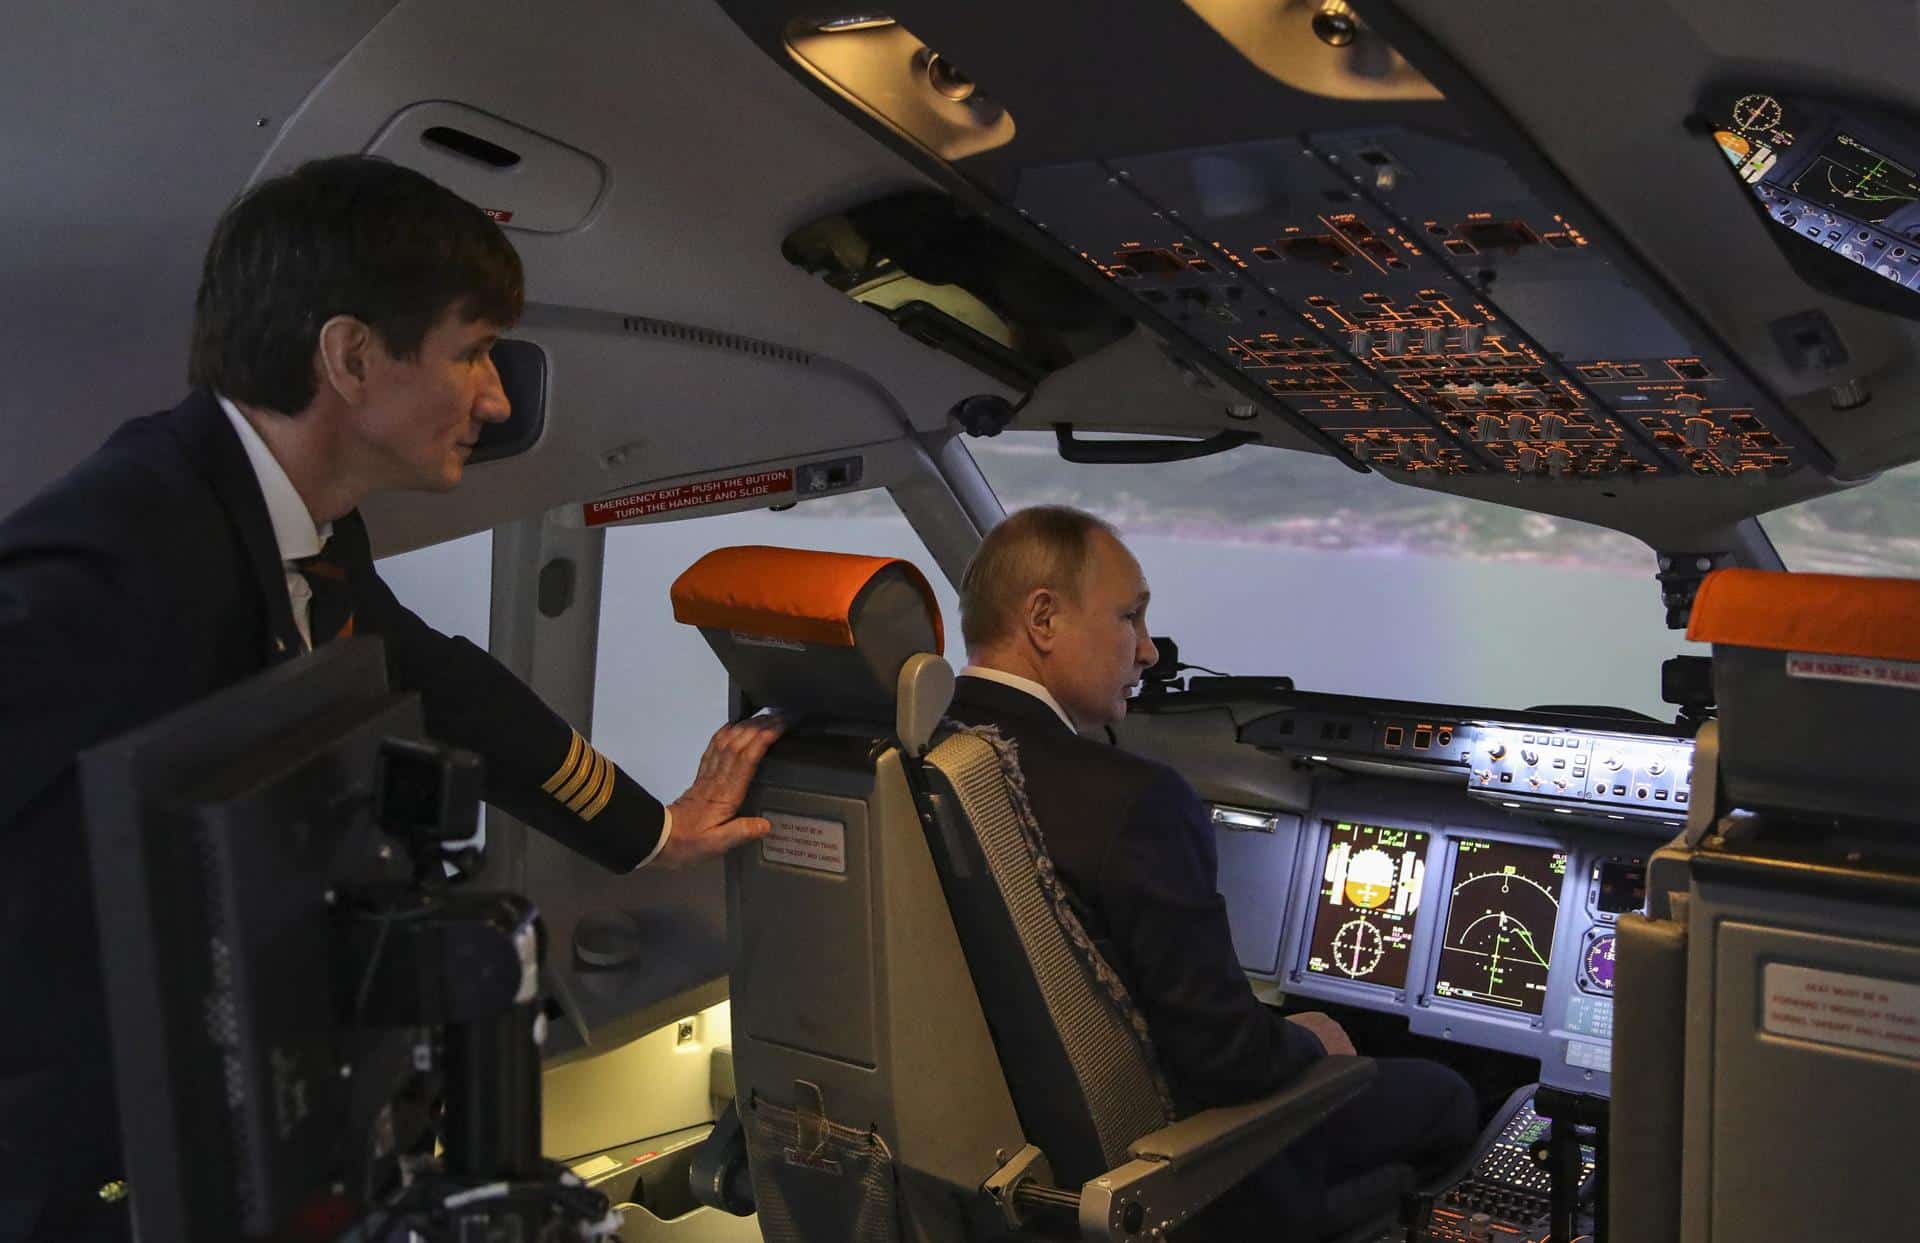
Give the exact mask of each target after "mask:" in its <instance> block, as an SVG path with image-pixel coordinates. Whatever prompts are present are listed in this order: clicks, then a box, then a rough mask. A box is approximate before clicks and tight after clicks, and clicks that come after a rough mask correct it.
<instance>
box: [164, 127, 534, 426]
mask: <svg viewBox="0 0 1920 1243" xmlns="http://www.w3.org/2000/svg"><path fill="white" fill-rule="evenodd" d="M524 300H525V284H524V280H523V278H522V275H521V270H520V256H519V255H518V254H516V253H515V252H514V249H513V245H512V243H510V242H508V241H507V238H506V235H505V234H504V233H502V232H501V231H500V226H499V225H497V224H495V223H494V222H493V220H492V219H490V218H489V217H488V216H487V214H486V213H485V212H483V211H481V210H480V209H479V208H478V207H475V206H474V205H473V204H471V203H469V202H467V201H466V200H465V199H463V198H461V197H460V196H459V195H457V194H455V193H453V192H452V191H451V190H448V189H446V188H445V187H443V186H441V185H439V184H438V183H436V182H435V181H433V180H432V179H431V178H429V177H426V176H424V175H422V174H420V173H417V172H414V171H413V170H412V169H410V168H403V167H401V166H400V165H398V164H394V163H391V162H389V161H387V160H383V159H379V158H377V157H374V156H365V155H349V156H336V157H333V158H330V159H324V160H313V161H311V162H309V163H306V164H302V165H301V166H300V167H299V168H296V169H294V170H293V171H292V172H290V173H286V174H284V175H282V176H279V177H275V178H273V179H271V180H269V181H263V182H261V183H260V184H259V185H257V186H255V187H253V189H251V190H249V191H247V193H246V194H245V195H243V196H242V197H241V198H240V199H239V200H238V201H236V202H235V203H234V204H233V205H232V206H231V207H229V208H228V209H227V211H226V214H225V215H223V216H222V217H221V218H220V223H219V225H218V226H216V227H215V229H214V233H213V241H212V242H211V243H210V244H209V245H208V247H207V261H206V266H205V267H204V268H203V269H202V271H201V275H200V292H199V293H198V294H197V295H196V296H195V298H194V303H193V309H194V314H193V347H192V351H191V354H190V356H189V361H188V364H187V382H188V383H190V384H193V385H196V386H199V385H205V386H208V387H211V388H213V389H215V390H217V391H219V392H220V393H222V394H224V395H225V396H227V397H230V398H232V399H233V400H234V401H237V402H241V403H243V404H245V405H251V406H261V407H264V408H266V409H269V410H278V411H280V412H282V413H285V414H297V413H299V412H300V411H302V410H305V409H306V408H307V407H308V405H310V404H311V403H312V401H313V397H314V392H315V388H316V385H317V384H318V377H316V375H315V374H314V365H313V352H314V348H315V346H316V345H317V343H318V341H319V338H320V329H321V327H322V326H323V325H324V324H325V323H326V322H327V321H328V320H329V319H332V318H333V317H334V316H336V315H351V316H353V317H354V318H355V319H358V320H360V321H362V322H363V323H365V324H366V325H367V326H368V327H370V328H372V329H373V331H374V333H375V334H376V335H377V336H378V338H379V340H380V342H381V343H382V344H383V345H384V346H386V349H387V352H388V353H390V354H392V355H393V356H394V357H396V358H414V357H417V356H418V355H419V352H420V344H421V342H422V341H424V340H425V339H426V335H427V333H428V331H429V330H430V329H432V327H433V326H434V325H435V324H436V323H438V322H440V320H441V318H442V317H443V316H445V315H446V314H447V312H448V311H450V310H452V311H457V312H458V314H459V315H460V317H461V318H462V319H463V320H465V321H467V322H469V323H471V322H473V321H475V320H483V319H484V320H487V321H488V322H490V323H494V324H498V325H500V326H501V327H503V328H505V327H508V326H510V325H512V324H513V323H514V322H516V321H517V320H518V319H519V318H520V308H521V306H522V304H523V302H524Z"/></svg>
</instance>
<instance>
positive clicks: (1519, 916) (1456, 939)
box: [1433, 838, 1567, 1015]
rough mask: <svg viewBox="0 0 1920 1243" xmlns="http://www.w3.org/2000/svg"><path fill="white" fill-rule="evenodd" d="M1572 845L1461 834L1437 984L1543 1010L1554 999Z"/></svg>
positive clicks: (1464, 996)
mask: <svg viewBox="0 0 1920 1243" xmlns="http://www.w3.org/2000/svg"><path fill="white" fill-rule="evenodd" d="M1566 874H1567V856H1566V852H1564V851H1559V850H1554V849H1551V848H1550V847H1546V846H1522V845H1517V844H1515V843H1512V842H1489V841H1481V840H1478V839H1475V838H1459V839H1456V840H1455V841H1454V843H1453V892H1452V894H1451V895H1450V900H1449V903H1448V906H1447V921H1446V933H1445V939H1444V940H1443V942H1442V944H1441V947H1440V969H1439V971H1438V973H1437V976H1436V978H1435V980H1434V985H1433V991H1434V992H1435V993H1436V994H1438V995H1439V996H1441V997H1449V998H1452V999H1454V1000H1456V1001H1471V1002H1476V1003H1478V1004H1480V1005H1485V1006H1494V1007H1497V1008H1499V1009H1502V1010H1514V1011H1518V1012H1520V1013H1523V1014H1535V1015H1537V1014H1539V1013H1540V1012H1541V1011H1542V1010H1543V1009H1544V1008H1545V1006H1546V1000H1547V970H1548V967H1549V965H1550V964H1551V962H1552V959H1553V933H1554V928H1555V926H1556V925H1557V924H1558V923H1559V921H1560V888H1561V881H1562V880H1563V879H1564V878H1565V877H1566Z"/></svg>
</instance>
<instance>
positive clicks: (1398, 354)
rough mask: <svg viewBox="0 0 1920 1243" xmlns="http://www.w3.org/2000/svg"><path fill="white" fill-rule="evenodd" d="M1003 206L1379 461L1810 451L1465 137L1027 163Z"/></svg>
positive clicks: (1322, 138) (1528, 468) (1769, 470)
mask: <svg viewBox="0 0 1920 1243" xmlns="http://www.w3.org/2000/svg"><path fill="white" fill-rule="evenodd" d="M1014 202H1015V206H1016V207H1018V208H1019V210H1020V211H1021V213H1022V214H1023V215H1026V216H1028V217H1029V218H1031V219H1034V220H1037V221H1040V222H1042V223H1043V224H1044V225H1045V226H1046V227H1047V228H1048V230H1049V231H1050V232H1051V233H1052V234H1054V235H1055V236H1057V237H1058V238H1059V239H1060V240H1061V241H1064V242H1065V243H1066V244H1067V245H1068V246H1069V247H1070V248H1071V249H1072V250H1073V252H1074V253H1075V254H1076V255H1077V256H1078V257H1079V258H1080V259H1081V260H1083V261H1084V262H1085V263H1087V264H1089V265H1091V266H1092V267H1093V268H1094V269H1096V270H1097V271H1098V272H1099V273H1100V274H1101V275H1102V276H1104V277H1106V278H1107V280H1108V281H1110V282H1111V283H1112V284H1113V285H1115V286H1117V287H1118V288H1120V289H1121V290H1123V291H1124V292H1126V293H1127V294H1129V295H1131V296H1132V297H1133V298H1135V299H1137V300H1139V301H1141V302H1143V303H1146V304H1147V305H1148V306H1150V307H1152V308H1153V309H1154V310H1155V311H1157V312H1159V313H1160V314H1161V315H1163V316H1164V317H1166V318H1170V319H1171V320H1173V321H1174V322H1175V323H1176V324H1178V325H1179V326H1180V327H1181V328H1182V329H1183V330H1184V331H1185V332H1186V333H1187V335H1189V336H1190V337H1193V338H1194V339H1196V340H1198V341H1199V342H1200V343H1201V344H1202V345H1203V346H1204V347H1205V348H1206V349H1207V350H1209V351H1210V352H1211V353H1213V354H1215V355H1217V356H1218V357H1219V358H1220V359H1221V360H1222V361H1223V362H1224V363H1225V364H1226V365H1228V366H1230V367H1232V368H1234V369H1236V370H1238V371H1240V372H1242V373H1243V374H1244V375H1246V376H1247V377H1248V378H1249V379H1251V380H1253V381H1254V382H1255V383H1257V384H1258V385H1260V386H1261V387H1263V388H1264V389H1265V390H1266V391H1267V393H1268V394H1269V395H1270V396H1271V397H1272V398H1273V399H1274V400H1276V401H1279V402H1282V403H1285V404H1286V405H1288V406H1290V407H1291V408H1292V409H1293V410H1294V411H1295V412H1296V413H1298V414H1300V415H1301V416H1302V417H1303V418H1305V419H1306V420H1307V421H1309V422H1311V423H1313V424H1314V425H1315V426H1317V427H1319V428H1320V429H1321V430H1322V431H1324V432H1326V433H1327V434H1328V435H1329V436H1331V437H1332V438H1334V439H1335V440H1337V441H1339V442H1340V443H1341V444H1342V445H1343V446H1345V448H1346V449H1347V450H1348V451H1349V452H1350V453H1352V454H1353V456H1354V457H1356V458H1358V459H1359V460H1361V461H1365V462H1367V463H1369V464H1371V465H1374V466H1376V467H1380V468H1383V469H1388V470H1396V471H1400V472H1403V473H1407V474H1421V473H1428V474H1433V475H1439V476H1451V475H1479V474H1488V473H1492V474H1504V475H1510V476H1517V477H1526V478H1540V479H1554V480H1579V479H1607V478H1619V477H1621V476H1629V475H1647V476H1654V475H1672V474H1682V475H1697V476H1717V477H1721V478H1728V477H1733V478H1741V477H1753V478H1764V477H1766V476H1769V475H1775V474H1783V473H1786V472H1789V471H1791V470H1793V469H1795V468H1796V467H1798V466H1799V465H1801V464H1803V463H1804V462H1805V461H1807V460H1809V458H1808V456H1807V453H1808V451H1809V450H1811V449H1813V446H1812V444H1811V442H1810V441H1808V440H1807V438H1806V437H1805V435H1804V433H1803V432H1802V431H1801V430H1800V429H1799V427H1798V425H1797V424H1795V423H1794V422H1793V420H1792V419H1791V418H1790V417H1789V416H1788V415H1786V413H1785V412H1784V411H1782V410H1780V409H1779V408H1778V406H1777V404H1776V403H1774V402H1773V401H1772V399H1771V398H1770V397H1769V396H1768V395H1767V394H1766V393H1764V392H1763V391H1762V390H1760V389H1759V388H1758V386H1757V385H1755V384H1754V383H1753V382H1752V381H1751V380H1749V379H1747V378H1746V377H1745V376H1743V375H1742V374H1741V373H1740V371H1739V369H1738V368H1737V367H1736V366H1735V365H1734V362H1733V360H1732V359H1731V358H1730V357H1729V356H1727V355H1725V354H1724V353H1723V352H1721V351H1720V350H1718V348H1717V347H1716V346H1715V345H1714V344H1713V343H1712V342H1711V341H1710V340H1708V339H1707V338H1705V337H1704V336H1703V335H1702V334H1700V333H1698V332H1696V331H1694V330H1692V329H1690V328H1688V327H1686V326H1684V325H1682V324H1681V323H1679V322H1677V321H1676V320H1675V319H1674V318H1673V317H1671V316H1669V315H1667V314H1665V313H1663V312H1662V311H1661V309H1660V308H1659V307H1658V306H1657V305H1656V304H1655V303H1654V301H1652V300H1650V299H1649V298H1648V297H1646V296H1645V295H1644V294H1642V293H1641V292H1640V291H1639V290H1638V289H1637V288H1636V284H1635V281H1634V279H1633V276H1632V274H1631V273H1630V272H1629V271H1628V270H1627V269H1626V268H1624V267H1622V266H1621V265H1620V264H1618V263H1616V262H1615V261H1614V260H1612V259H1611V258H1609V257H1607V256H1606V255H1604V254H1603V253H1601V251H1600V249H1599V248H1597V247H1595V246H1594V245H1593V244H1592V241H1591V239H1590V238H1589V236H1588V233H1587V230H1586V229H1585V228H1584V227H1583V225H1582V223H1581V222H1580V221H1579V220H1578V219H1577V218H1576V217H1575V216H1574V215H1571V214H1569V211H1568V210H1567V209H1566V208H1559V209H1556V207H1555V206H1554V205H1553V204H1551V203H1549V202H1548V201H1546V200H1545V199H1543V198H1541V197H1540V196H1538V195H1536V194H1535V193H1534V192H1533V191H1532V190H1530V189H1529V188H1528V187H1527V186H1526V185H1525V184H1524V183H1523V182H1522V181H1521V179H1520V177H1519V175H1518V174H1517V173H1516V172H1515V171H1514V169H1512V168H1511V167H1509V166H1508V165H1506V164H1505V163H1504V162H1502V161H1501V160H1500V159H1499V158H1498V157H1497V156H1495V155H1493V154H1492V153H1491V152H1488V151H1486V150H1482V149H1478V148H1476V147H1474V146H1472V145H1470V144H1468V143H1465V142H1460V141H1457V140H1454V139H1449V138H1442V137H1439V136H1437V135H1434V134H1429V133H1421V132H1417V131H1414V130H1411V129H1399V128H1374V129H1366V130H1355V131H1334V132H1326V133H1309V134H1305V135H1301V136H1299V137H1298V138H1288V139H1282V140H1276V141H1268V142H1253V143H1242V144H1236V145H1233V146H1225V147H1216V148H1207V149H1201V150H1191V151H1177V152H1167V153H1156V154H1147V155H1139V156H1131V157H1125V158H1113V159H1106V160H1099V161H1088V162H1085V163H1080V164H1069V165H1058V166H1051V167H1044V168H1031V169H1027V170H1024V171H1023V172H1022V174H1021V178H1020V184H1019V191H1018V195H1017V197H1016V199H1015V201H1014Z"/></svg>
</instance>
